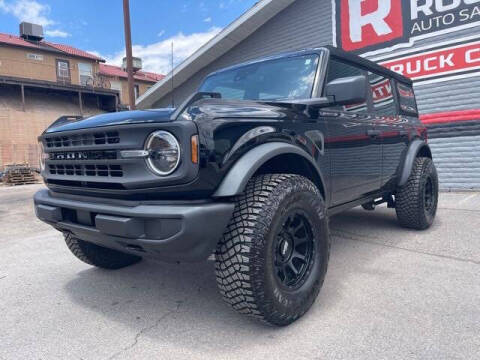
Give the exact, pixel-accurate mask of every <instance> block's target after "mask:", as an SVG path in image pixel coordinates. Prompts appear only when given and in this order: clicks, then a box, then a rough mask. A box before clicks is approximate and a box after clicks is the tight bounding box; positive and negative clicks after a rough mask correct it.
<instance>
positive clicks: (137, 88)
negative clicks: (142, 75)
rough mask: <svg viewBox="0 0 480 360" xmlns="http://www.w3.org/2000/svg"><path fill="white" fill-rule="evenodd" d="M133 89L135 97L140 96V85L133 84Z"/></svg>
mask: <svg viewBox="0 0 480 360" xmlns="http://www.w3.org/2000/svg"><path fill="white" fill-rule="evenodd" d="M133 90H134V91H135V99H138V97H139V96H140V86H138V85H135V87H134V88H133Z"/></svg>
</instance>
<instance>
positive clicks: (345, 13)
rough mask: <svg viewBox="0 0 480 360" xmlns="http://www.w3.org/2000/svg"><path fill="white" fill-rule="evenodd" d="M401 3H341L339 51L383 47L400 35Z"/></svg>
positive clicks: (342, 0)
mask: <svg viewBox="0 0 480 360" xmlns="http://www.w3.org/2000/svg"><path fill="white" fill-rule="evenodd" d="M401 14H402V1H401V0H340V22H341V41H342V48H343V49H344V50H346V51H352V50H357V49H363V48H366V47H369V46H372V45H378V44H382V43H385V42H388V41H391V40H394V39H397V38H402V36H403V21H402V16H399V15H401Z"/></svg>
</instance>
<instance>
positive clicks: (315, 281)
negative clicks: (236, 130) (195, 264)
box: [215, 174, 330, 326]
mask: <svg viewBox="0 0 480 360" xmlns="http://www.w3.org/2000/svg"><path fill="white" fill-rule="evenodd" d="M292 212H293V213H295V214H296V213H297V212H298V213H300V214H302V215H301V216H304V218H302V222H304V223H305V224H308V225H311V226H305V227H304V229H303V230H300V231H303V232H307V228H309V229H311V232H310V230H308V232H309V234H310V235H309V239H311V240H310V242H309V243H310V244H312V246H311V247H310V249H311V250H310V251H311V254H312V256H310V257H309V261H308V264H309V265H308V266H307V265H300V267H303V270H302V274H303V275H302V278H301V279H300V280H299V282H298V284H297V285H296V286H294V287H292V288H289V287H287V286H285V284H282V280H281V279H280V278H279V275H278V270H277V268H276V266H278V263H277V260H278V259H277V258H276V257H275V256H277V255H275V254H277V253H278V251H279V250H278V249H279V248H280V247H281V246H278V245H276V244H278V241H279V240H278V239H279V237H278V231H279V230H280V229H284V228H285V226H286V225H285V224H286V222H287V221H288V222H289V223H290V217H289V218H288V220H285V217H286V216H288V214H289V213H292ZM295 231H297V230H296V229H295ZM297 234H298V231H297ZM293 250H295V248H294V249H293ZM297 254H298V252H297ZM329 254H330V240H329V235H328V218H327V216H326V207H325V202H324V200H323V198H322V196H321V194H320V192H319V190H318V188H317V187H316V186H315V185H314V184H313V183H312V182H311V181H309V180H308V179H306V178H304V177H302V176H298V175H289V174H273V175H261V176H258V177H255V178H253V179H252V180H250V182H249V183H248V185H247V188H246V190H245V192H244V194H243V195H241V196H239V197H238V198H237V204H236V206H235V210H234V213H233V216H232V219H231V221H230V223H229V225H228V227H227V230H226V231H225V233H224V236H223V239H222V240H221V241H220V242H219V244H218V246H217V250H216V254H215V258H216V263H215V269H216V278H217V284H218V287H219V289H220V293H221V294H222V296H223V299H224V300H225V301H226V302H227V303H228V304H230V305H231V306H232V307H233V309H235V310H236V311H237V312H239V313H241V314H245V315H249V316H251V317H254V318H257V319H259V320H262V321H263V322H266V323H268V324H271V325H277V326H284V325H288V324H290V323H292V322H293V321H295V320H297V319H298V318H300V317H301V316H302V315H303V314H305V313H306V312H307V310H308V309H309V308H310V307H311V306H312V304H313V302H314V301H315V299H316V297H317V295H318V293H319V291H320V288H321V286H322V285H323V281H324V279H325V274H326V271H327V265H328V259H329ZM297 264H298V263H297ZM302 264H307V261H305V260H304V262H302ZM284 275H285V274H284Z"/></svg>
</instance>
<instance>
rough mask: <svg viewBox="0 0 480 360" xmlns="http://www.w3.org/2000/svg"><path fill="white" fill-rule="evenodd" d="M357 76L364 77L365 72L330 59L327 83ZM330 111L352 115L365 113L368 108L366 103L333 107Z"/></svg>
mask: <svg viewBox="0 0 480 360" xmlns="http://www.w3.org/2000/svg"><path fill="white" fill-rule="evenodd" d="M359 75H366V72H365V71H364V70H362V69H360V68H358V67H355V66H352V65H349V64H346V63H344V62H342V61H338V60H335V59H330V63H329V65H328V74H327V83H329V82H330V81H333V80H336V79H341V78H344V77H350V76H359ZM330 109H332V110H337V111H346V112H354V113H366V112H367V110H368V106H367V103H366V102H364V103H360V104H352V105H346V106H334V107H330Z"/></svg>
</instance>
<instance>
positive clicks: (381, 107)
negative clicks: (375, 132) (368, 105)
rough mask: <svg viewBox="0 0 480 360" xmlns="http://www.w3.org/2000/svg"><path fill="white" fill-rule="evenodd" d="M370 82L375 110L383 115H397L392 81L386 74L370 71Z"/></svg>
mask: <svg viewBox="0 0 480 360" xmlns="http://www.w3.org/2000/svg"><path fill="white" fill-rule="evenodd" d="M368 82H369V83H370V89H371V91H372V101H373V112H374V113H375V114H377V115H381V116H396V115H397V108H396V106H395V101H394V97H393V87H392V81H391V80H390V79H389V78H387V77H385V76H382V75H378V74H375V73H371V72H369V73H368Z"/></svg>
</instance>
